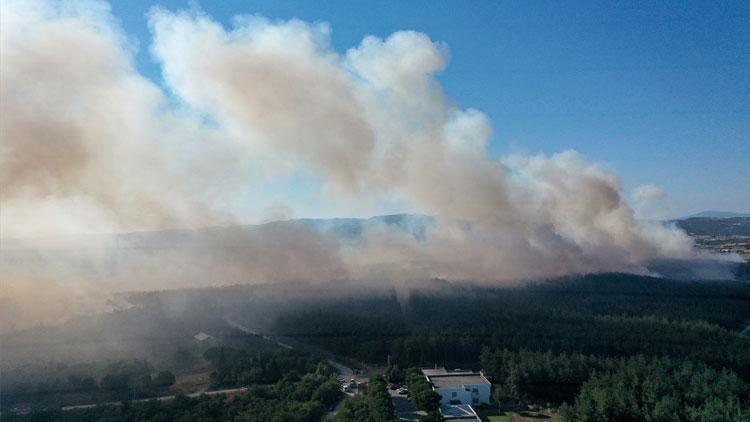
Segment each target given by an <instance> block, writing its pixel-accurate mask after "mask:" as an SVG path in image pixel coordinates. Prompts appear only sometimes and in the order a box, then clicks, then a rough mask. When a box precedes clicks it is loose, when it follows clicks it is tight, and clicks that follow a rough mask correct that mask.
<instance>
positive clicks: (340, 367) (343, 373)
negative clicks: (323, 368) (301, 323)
mask: <svg viewBox="0 0 750 422" xmlns="http://www.w3.org/2000/svg"><path fill="white" fill-rule="evenodd" d="M224 320H225V321H226V322H227V324H229V325H231V326H232V327H234V328H236V329H238V330H240V331H242V332H245V333H248V334H254V335H256V336H263V338H264V339H266V340H268V341H275V342H276V344H278V345H279V346H281V347H286V348H287V349H293V348H294V347H293V346H291V345H289V344H288V343H284V342H282V341H280V340H279V339H274V338H272V337H271V336H268V335H264V334H262V333H260V332H259V331H257V330H253V329H252V328H249V327H245V326H244V325H242V324H240V323H238V322H237V321H235V320H233V319H232V318H230V317H229V315H225V316H224ZM289 342H291V340H290V341H289ZM298 343H299V342H297V343H295V344H298ZM303 346H306V345H303ZM328 363H329V364H330V365H331V366H332V367H333V368H334V369H335V370H336V372H338V374H339V377H340V378H342V379H343V380H344V381H347V382H349V380H351V379H354V380H355V382H357V383H360V382H363V381H367V376H365V375H355V374H354V369H352V368H350V367H348V366H346V365H344V364H343V363H341V362H336V361H335V360H332V359H328ZM354 396H355V393H344V397H343V398H342V399H341V401H339V402H338V403H337V404H336V406H335V407H334V408H333V410H331V411H329V412H328V413H326V414H325V415H324V416H323V418H322V419H323V420H324V421H330V420H333V417H334V416H335V415H336V413H337V412H338V411H339V410H340V409H341V406H343V405H344V402H346V401H347V400H348V399H350V398H352V397H354Z"/></svg>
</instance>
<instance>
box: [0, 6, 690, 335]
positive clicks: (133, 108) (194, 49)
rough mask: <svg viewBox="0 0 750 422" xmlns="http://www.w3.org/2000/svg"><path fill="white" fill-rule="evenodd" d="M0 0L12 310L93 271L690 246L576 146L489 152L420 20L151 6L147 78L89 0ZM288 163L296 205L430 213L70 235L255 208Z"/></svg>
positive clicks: (410, 270) (517, 276) (584, 259)
mask: <svg viewBox="0 0 750 422" xmlns="http://www.w3.org/2000/svg"><path fill="white" fill-rule="evenodd" d="M1 7H2V9H1V11H0V18H1V19H2V22H1V24H0V31H2V32H0V43H1V45H0V66H2V71H1V72H0V97H1V98H2V104H1V105H0V107H1V108H0V130H1V132H0V141H1V143H0V148H1V153H2V154H1V155H0V184H1V185H2V191H1V192H0V200H1V201H2V203H1V205H2V212H1V213H0V230H1V231H2V233H1V235H2V238H3V249H4V253H3V259H2V261H1V262H0V264H2V278H3V280H2V293H0V296H4V297H5V299H4V300H5V302H7V303H12V304H13V305H12V306H18V307H21V308H23V307H28V309H29V310H27V311H26V312H25V315H26V316H29V317H31V316H33V315H41V313H39V312H37V310H35V309H34V308H33V306H35V304H37V303H38V301H35V300H33V299H32V298H33V296H34V294H32V293H31V292H34V291H35V292H39V291H40V289H39V288H38V286H51V287H53V288H50V289H41V290H43V291H49V292H55V293H54V295H55V296H56V297H59V298H60V302H59V303H60V305H59V306H58V308H59V312H57V311H56V312H50V313H45V314H44V315H45V316H46V317H47V318H48V319H51V320H55V319H56V318H57V317H58V314H64V313H66V312H69V311H71V309H74V310H75V311H76V312H77V311H80V309H81V308H80V305H79V304H80V303H81V301H80V300H79V299H80V298H81V297H87V298H91V297H95V296H96V294H95V292H102V291H105V292H107V291H114V290H135V289H162V288H173V287H186V286H205V285H218V284H228V283H250V282H267V281H284V280H312V281H316V280H332V279H333V280H335V279H362V280H373V279H381V278H384V279H394V278H400V279H403V280H409V279H420V278H421V279H424V278H427V277H443V278H449V279H454V280H472V281H477V282H485V283H496V282H513V281H518V280H524V279H532V278H543V277H554V276H560V275H566V274H572V273H588V272H597V271H632V272H640V273H646V272H647V269H646V266H645V264H646V263H647V262H648V261H650V260H654V259H689V258H692V257H693V256H694V252H693V249H692V243H691V241H690V240H689V238H688V237H687V236H686V235H685V234H684V233H683V232H681V231H677V230H675V229H672V228H668V227H664V226H662V225H659V224H653V223H642V222H639V221H637V220H636V218H635V216H634V212H633V210H632V209H631V208H630V207H629V206H628V205H627V203H626V201H625V200H624V199H623V197H622V187H621V185H620V182H619V181H618V179H617V177H616V176H615V175H613V174H612V173H611V172H610V171H608V170H607V169H605V168H604V167H602V166H599V165H596V164H593V163H590V162H588V161H587V160H586V159H585V157H583V156H582V155H581V154H579V153H577V152H575V151H564V152H561V153H559V154H555V155H552V156H542V155H531V156H528V155H513V156H509V157H504V158H502V159H500V160H498V159H496V158H494V157H492V156H490V155H488V154H487V152H486V146H487V143H488V141H489V139H490V138H491V136H492V128H491V125H490V122H489V119H488V118H487V116H486V115H484V114H483V113H482V112H480V111H478V110H474V109H470V108H469V109H462V108H459V107H458V106H456V104H455V103H454V102H452V101H451V100H450V99H449V98H448V97H446V95H445V94H444V92H443V91H442V88H441V86H440V84H439V82H438V81H437V79H436V75H437V74H438V73H439V72H441V71H442V70H444V69H445V68H446V66H447V65H448V59H449V53H448V49H447V46H445V45H443V44H441V43H438V42H434V41H433V40H431V39H430V38H429V37H428V36H427V35H425V34H422V33H418V32H413V31H403V32H396V33H394V34H392V35H390V36H389V37H388V38H386V39H380V38H377V37H372V36H368V37H366V38H364V39H363V40H362V42H361V43H360V44H359V45H358V46H355V47H352V48H351V49H349V50H348V51H346V52H345V53H343V54H342V53H339V52H337V51H335V50H334V49H333V48H332V47H331V43H330V31H331V29H330V28H329V27H328V25H326V24H321V23H314V24H311V23H306V22H302V21H299V20H290V21H270V20H268V19H265V18H263V17H260V16H238V17H236V18H235V19H234V21H233V26H232V27H231V28H225V27H224V26H222V25H221V24H219V23H217V22H216V21H214V20H212V19H211V18H210V17H209V16H206V15H205V14H203V13H202V12H200V11H195V10H193V11H181V12H171V11H167V10H164V9H160V8H156V9H153V10H152V11H151V13H150V14H149V17H148V19H149V26H150V29H151V32H152V35H153V44H152V45H150V52H151V54H152V55H153V56H154V58H155V59H156V60H157V61H158V62H159V63H160V64H161V68H162V70H163V80H164V86H161V85H157V84H156V83H155V82H153V81H151V80H150V79H148V78H145V77H144V76H142V75H140V74H139V72H138V71H137V70H136V68H135V65H134V54H135V51H136V48H137V47H136V45H135V43H134V42H133V41H132V40H130V39H129V38H128V36H127V34H125V33H123V31H122V30H121V29H120V28H119V26H118V23H117V22H116V20H115V19H114V18H113V17H112V15H111V13H110V10H109V7H108V5H107V4H106V3H101V2H89V1H87V2H62V3H58V2H46V1H23V2H21V1H13V0H11V1H3V2H2V3H1ZM298 176H299V177H303V178H305V179H306V180H311V181H314V183H317V184H319V185H320V189H319V192H318V193H317V194H316V197H317V201H316V202H318V203H319V204H318V205H315V204H309V205H310V207H315V206H318V207H322V208H323V209H329V210H330V209H333V210H336V212H337V213H338V214H339V215H346V214H348V213H357V214H360V215H362V214H368V213H371V214H372V213H376V212H377V210H378V209H380V208H379V207H380V206H381V205H382V204H384V203H385V204H391V205H393V204H396V205H397V206H399V207H400V208H401V209H403V210H407V211H409V212H418V213H422V214H426V215H430V216H434V217H435V219H436V220H435V221H436V224H434V225H432V226H430V227H429V229H428V230H427V231H426V233H425V236H424V237H423V238H415V237H413V236H408V235H405V234H404V233H400V232H395V231H393V230H388V229H383V228H375V229H371V230H367V231H366V232H365V233H364V234H363V236H362V238H361V239H360V240H359V241H358V242H356V243H347V242H342V241H341V240H340V239H338V238H336V237H334V236H330V235H328V234H325V233H321V232H319V231H315V230H311V229H309V228H306V227H304V226H301V225H295V224H289V225H285V226H273V227H270V228H269V227H266V226H262V227H263V228H254V229H250V228H243V229H240V228H237V229H236V230H232V229H229V228H227V229H217V230H214V231H201V230H197V231H194V230H192V231H191V230H189V231H185V232H165V233H161V234H159V235H155V236H156V238H158V239H159V241H158V242H157V243H159V244H158V245H154V244H148V245H146V246H144V245H143V244H141V243H139V242H140V241H139V240H137V239H136V238H137V236H136V238H133V237H118V238H116V240H113V238H112V237H107V236H93V235H92V236H86V237H75V236H73V235H79V234H81V233H114V232H128V231H144V230H163V229H171V228H185V229H196V228H199V227H205V226H219V225H232V224H237V223H248V222H256V221H262V220H263V218H264V216H263V215H262V212H263V211H262V210H267V209H272V208H274V207H277V208H278V204H277V203H276V202H277V201H276V200H274V201H270V200H268V198H267V197H266V196H264V194H263V193H264V192H267V191H268V190H269V189H272V188H273V187H274V186H276V185H277V184H280V183H282V182H281V181H284V180H289V178H290V177H298ZM289 203H290V204H282V207H283V208H285V209H286V208H287V207H291V208H292V209H293V212H294V213H295V214H296V215H306V212H307V209H306V208H305V207H304V206H301V205H300V204H299V203H295V201H294V200H293V199H290V201H289ZM320 204H327V205H326V206H325V207H323V206H321V205H320ZM326 207H327V208H326ZM274 227H275V228H274ZM11 239H26V240H28V239H32V240H31V241H26V243H24V241H21V240H16V241H13V240H11ZM71 239H83V240H81V242H83V243H81V244H78V243H76V242H73V243H76V244H75V245H71V244H70V242H71ZM54 242H62V244H61V245H59V247H58V246H52V245H53V244H54V245H57V243H54ZM60 291H64V292H68V293H66V294H59V292H60ZM5 302H4V303H5ZM8 306H10V305H8Z"/></svg>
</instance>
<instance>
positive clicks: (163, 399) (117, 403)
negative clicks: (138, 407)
mask: <svg viewBox="0 0 750 422" xmlns="http://www.w3.org/2000/svg"><path fill="white" fill-rule="evenodd" d="M243 391H247V387H239V388H227V389H224V390H212V391H198V392H195V393H190V394H186V396H188V397H192V398H196V397H200V396H202V395H206V396H215V395H217V394H226V395H228V396H231V395H232V394H237V393H241V392H243ZM175 397H176V396H174V395H171V396H160V397H149V398H146V399H137V400H133V401H132V403H144V402H148V401H151V400H157V401H160V402H167V401H171V400H174V399H175ZM96 406H122V402H121V401H111V402H105V403H93V404H79V405H76V406H63V407H62V408H61V410H63V411H68V410H78V409H91V408H92V407H96Z"/></svg>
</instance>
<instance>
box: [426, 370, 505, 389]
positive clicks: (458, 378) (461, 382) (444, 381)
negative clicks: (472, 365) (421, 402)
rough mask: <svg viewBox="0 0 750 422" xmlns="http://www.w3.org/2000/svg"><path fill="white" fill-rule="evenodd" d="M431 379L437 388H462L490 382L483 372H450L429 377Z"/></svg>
mask: <svg viewBox="0 0 750 422" xmlns="http://www.w3.org/2000/svg"><path fill="white" fill-rule="evenodd" d="M429 381H430V382H431V383H432V385H434V386H435V388H460V387H464V386H467V385H480V384H489V383H490V382H489V381H487V378H485V377H484V375H482V374H471V373H470V374H463V373H462V374H459V375H454V374H449V375H437V376H431V377H429Z"/></svg>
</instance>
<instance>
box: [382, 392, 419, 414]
mask: <svg viewBox="0 0 750 422" xmlns="http://www.w3.org/2000/svg"><path fill="white" fill-rule="evenodd" d="M388 392H389V394H390V395H391V401H393V408H394V409H395V412H396V419H397V420H398V421H419V417H420V416H421V415H425V414H426V413H425V412H423V411H420V410H417V408H416V407H414V403H412V402H411V401H410V400H409V399H407V397H406V395H405V394H399V392H398V391H397V390H390V389H389V390H388Z"/></svg>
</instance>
